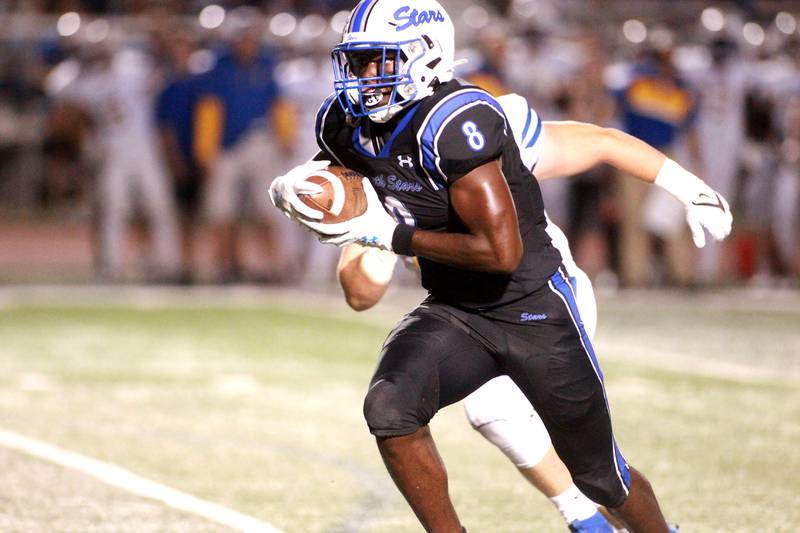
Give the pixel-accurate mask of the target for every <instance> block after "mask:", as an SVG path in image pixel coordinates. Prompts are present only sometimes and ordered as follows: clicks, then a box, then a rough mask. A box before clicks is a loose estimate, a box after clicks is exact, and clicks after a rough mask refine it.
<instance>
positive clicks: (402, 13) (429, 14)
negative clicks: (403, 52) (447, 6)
mask: <svg viewBox="0 0 800 533" xmlns="http://www.w3.org/2000/svg"><path fill="white" fill-rule="evenodd" d="M409 11H410V12H409ZM394 20H396V21H397V22H399V23H400V24H399V25H397V28H396V30H397V31H403V30H405V29H406V28H410V27H411V26H415V27H416V26H420V25H422V24H428V23H431V22H444V15H442V12H441V11H439V10H438V9H429V10H427V11H421V12H420V11H417V10H416V9H411V8H410V7H408V6H403V7H401V8H400V9H398V10H397V11H395V12H394Z"/></svg>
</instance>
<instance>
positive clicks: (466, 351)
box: [364, 307, 499, 436]
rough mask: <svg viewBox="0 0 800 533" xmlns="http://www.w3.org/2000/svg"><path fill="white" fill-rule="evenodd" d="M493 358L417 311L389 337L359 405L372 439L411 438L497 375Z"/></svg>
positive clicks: (448, 325)
mask: <svg viewBox="0 0 800 533" xmlns="http://www.w3.org/2000/svg"><path fill="white" fill-rule="evenodd" d="M498 372H499V371H498V368H497V365H496V362H495V360H494V358H493V357H492V356H491V355H490V354H489V351H488V350H487V349H486V347H485V346H483V345H482V344H481V343H480V342H478V341H477V340H475V339H474V338H472V337H471V336H470V334H469V333H468V332H467V331H465V330H464V329H463V328H462V327H459V326H458V325H455V324H454V323H453V322H451V321H448V320H445V319H443V318H442V317H441V316H440V315H437V314H435V313H431V312H430V311H429V310H427V309H425V308H422V307H420V308H418V309H416V310H415V311H413V312H412V313H410V314H409V315H407V316H406V317H405V318H404V319H403V320H402V321H400V323H399V324H398V325H397V326H396V327H395V328H394V330H393V331H392V332H391V333H390V334H389V337H388V338H387V339H386V342H385V343H384V346H383V350H382V351H381V357H380V361H379V362H378V366H377V368H376V370H375V374H374V375H373V377H372V381H371V383H370V387H369V391H368V393H367V396H366V398H365V400H364V416H365V418H366V420H367V424H368V425H369V428H370V431H371V432H372V433H373V434H374V435H376V436H398V435H407V434H410V433H413V432H414V431H416V430H417V429H418V428H420V427H421V426H424V425H425V424H427V423H428V422H429V421H430V420H431V418H433V416H434V414H436V412H437V411H438V410H439V409H441V408H442V407H445V406H447V405H450V404H452V403H455V402H457V401H459V400H461V399H463V398H464V397H465V396H466V395H467V394H469V393H470V392H472V391H474V390H475V389H476V388H478V387H479V386H480V385H482V384H483V383H485V382H486V381H487V380H489V379H491V378H493V377H495V376H497V375H498Z"/></svg>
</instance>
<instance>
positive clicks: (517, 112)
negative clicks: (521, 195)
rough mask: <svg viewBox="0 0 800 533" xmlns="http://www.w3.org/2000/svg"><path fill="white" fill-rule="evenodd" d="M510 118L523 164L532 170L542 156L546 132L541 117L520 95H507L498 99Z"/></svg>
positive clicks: (510, 124)
mask: <svg viewBox="0 0 800 533" xmlns="http://www.w3.org/2000/svg"><path fill="white" fill-rule="evenodd" d="M497 101H498V102H499V103H500V105H501V106H502V108H503V112H504V113H505V114H506V117H508V124H509V126H510V127H511V132H512V133H513V134H514V141H515V142H516V143H517V147H518V148H519V155H520V157H521V158H522V162H523V163H524V164H525V166H526V167H527V168H528V170H532V169H533V167H535V166H536V163H537V162H538V161H539V158H540V157H541V155H542V147H543V146H544V142H543V141H544V131H543V130H542V121H541V119H540V118H539V115H538V114H537V113H536V111H534V109H533V108H532V107H530V106H529V105H528V101H527V100H525V98H523V97H522V96H520V95H518V94H507V95H504V96H501V97H500V98H498V99H497Z"/></svg>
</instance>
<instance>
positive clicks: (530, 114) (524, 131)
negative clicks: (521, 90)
mask: <svg viewBox="0 0 800 533" xmlns="http://www.w3.org/2000/svg"><path fill="white" fill-rule="evenodd" d="M532 118H533V109H531V108H530V107H529V108H528V118H527V119H526V120H525V127H524V128H522V137H520V140H522V141H524V140H525V136H526V135H528V128H530V127H531V119H532Z"/></svg>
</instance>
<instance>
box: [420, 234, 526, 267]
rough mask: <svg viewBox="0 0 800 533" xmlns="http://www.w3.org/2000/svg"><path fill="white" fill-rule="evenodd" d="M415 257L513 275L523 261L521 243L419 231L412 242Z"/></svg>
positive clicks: (469, 235) (484, 237)
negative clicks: (506, 242)
mask: <svg viewBox="0 0 800 533" xmlns="http://www.w3.org/2000/svg"><path fill="white" fill-rule="evenodd" d="M411 250H412V251H413V252H414V255H417V256H419V257H425V258H427V259H432V260H433V261H436V262H438V263H445V264H448V265H453V266H456V267H459V268H465V269H468V270H480V271H484V272H493V273H497V274H510V273H512V272H514V271H515V270H516V269H517V267H518V266H519V262H520V260H521V258H522V244H521V241H519V242H516V243H509V244H503V242H502V241H501V240H495V239H491V238H489V237H488V236H483V235H481V236H478V235H471V234H467V233H438V232H434V231H424V230H417V231H415V232H414V235H413V237H412V239H411Z"/></svg>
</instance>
